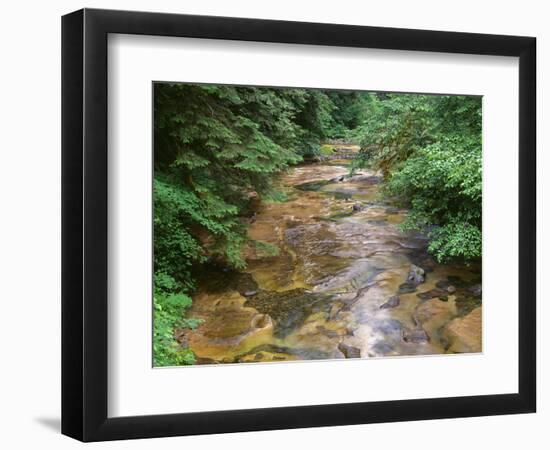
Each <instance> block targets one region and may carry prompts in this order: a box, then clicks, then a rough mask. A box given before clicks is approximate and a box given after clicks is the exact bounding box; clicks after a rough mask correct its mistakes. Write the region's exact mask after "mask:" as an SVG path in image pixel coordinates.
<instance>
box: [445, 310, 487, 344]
mask: <svg viewBox="0 0 550 450" xmlns="http://www.w3.org/2000/svg"><path fill="white" fill-rule="evenodd" d="M481 318H482V315H481V307H478V308H475V309H474V310H473V311H472V312H471V313H469V314H467V315H466V316H464V317H458V318H456V319H453V320H451V321H450V322H449V323H448V324H447V325H446V326H445V327H444V328H443V331H442V333H441V337H442V340H444V341H446V342H447V350H449V351H450V352H454V353H479V352H481V349H482V345H481V344H482V341H481V339H482V338H481Z"/></svg>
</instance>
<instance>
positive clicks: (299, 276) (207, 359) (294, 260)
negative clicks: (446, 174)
mask: <svg viewBox="0 0 550 450" xmlns="http://www.w3.org/2000/svg"><path fill="white" fill-rule="evenodd" d="M345 164H346V162H345V161H331V162H330V163H319V164H312V165H304V166H298V167H296V168H293V169H292V170H291V171H289V172H288V173H287V174H285V175H284V176H282V178H281V180H280V182H281V187H282V188H283V189H285V190H286V193H287V194H288V201H286V202H283V203H269V202H262V203H261V205H260V207H259V209H258V211H257V212H256V215H255V217H254V219H255V220H254V221H253V223H251V224H250V228H249V236H250V238H251V239H254V240H261V241H264V242H268V243H270V244H272V245H274V246H276V247H277V248H278V254H277V255H276V256H266V255H265V254H262V253H261V252H259V251H258V250H257V249H254V248H250V249H248V251H247V263H248V266H247V268H246V269H245V270H244V271H242V272H241V273H237V272H228V271H223V270H221V269H218V270H217V271H216V270H213V271H212V273H208V274H205V276H204V277H203V280H202V282H201V283H200V288H199V290H198V292H197V294H196V295H195V296H194V303H193V307H192V309H191V311H190V315H191V316H192V317H197V318H201V319H203V320H204V323H203V324H202V325H201V326H200V327H199V328H198V329H196V330H194V331H183V330H182V331H181V332H180V334H179V335H180V336H185V342H186V343H188V345H189V346H190V347H191V348H192V349H193V351H194V352H195V354H196V355H197V358H198V363H219V362H224V363H233V362H261V361H279V360H307V359H327V358H330V359H332V358H346V357H347V358H352V357H362V358H365V357H380V356H399V355H421V354H440V353H455V352H479V351H481V292H480V291H481V288H480V283H481V271H480V267H471V266H470V267H466V266H453V265H440V264H436V263H435V262H434V261H433V260H432V259H431V258H430V257H429V256H428V254H427V252H426V245H427V239H426V237H425V236H423V235H422V234H420V233H403V232H401V231H399V229H398V228H397V226H396V225H397V224H399V223H400V222H402V221H403V219H404V217H405V215H406V211H405V210H402V209H399V208H396V207H394V206H393V205H391V203H390V202H389V201H388V200H387V199H384V198H383V197H382V196H381V194H380V189H379V182H380V178H379V177H378V176H377V174H375V173H371V172H368V171H362V172H359V173H357V174H356V175H355V176H354V177H352V178H349V177H346V175H347V174H348V169H347V167H346V166H345ZM412 264H414V265H415V266H419V267H421V268H422V269H423V270H424V272H425V279H424V281H423V282H422V283H420V284H418V285H416V286H415V285H413V284H407V283H405V282H406V281H407V277H408V275H409V271H410V269H411V265H412ZM213 280H216V282H213ZM436 284H437V286H436Z"/></svg>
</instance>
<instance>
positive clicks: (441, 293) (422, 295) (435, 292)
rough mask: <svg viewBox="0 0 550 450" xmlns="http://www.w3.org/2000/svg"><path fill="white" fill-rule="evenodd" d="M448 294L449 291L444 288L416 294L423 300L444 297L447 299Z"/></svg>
mask: <svg viewBox="0 0 550 450" xmlns="http://www.w3.org/2000/svg"><path fill="white" fill-rule="evenodd" d="M447 294H448V292H447V291H444V290H443V289H439V288H435V289H431V290H429V291H426V292H421V293H420V294H416V296H417V297H418V298H419V299H421V300H429V299H431V298H440V299H442V300H443V299H444V301H447V300H448V298H447Z"/></svg>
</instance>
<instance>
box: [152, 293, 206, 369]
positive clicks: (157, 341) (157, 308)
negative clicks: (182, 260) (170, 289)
mask: <svg viewBox="0 0 550 450" xmlns="http://www.w3.org/2000/svg"><path fill="white" fill-rule="evenodd" d="M153 300H154V302H153V306H154V315H155V316H154V321H153V322H154V330H153V364H154V366H156V367H160V366H179V365H188V364H194V363H195V355H194V354H193V351H192V350H190V349H189V348H182V347H181V346H180V345H179V344H178V342H177V341H176V340H175V339H174V329H175V328H190V329H194V328H196V327H197V326H198V325H199V324H200V321H199V320H197V319H185V318H183V316H182V314H183V313H184V311H185V310H186V309H188V308H189V307H190V306H191V298H190V297H189V296H187V295H185V294H165V293H161V292H156V293H155V295H154V299H153Z"/></svg>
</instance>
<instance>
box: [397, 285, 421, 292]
mask: <svg viewBox="0 0 550 450" xmlns="http://www.w3.org/2000/svg"><path fill="white" fill-rule="evenodd" d="M415 291H416V286H415V285H414V284H411V283H402V284H400V285H399V289H398V291H397V293H398V294H410V293H411V292H415Z"/></svg>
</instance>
